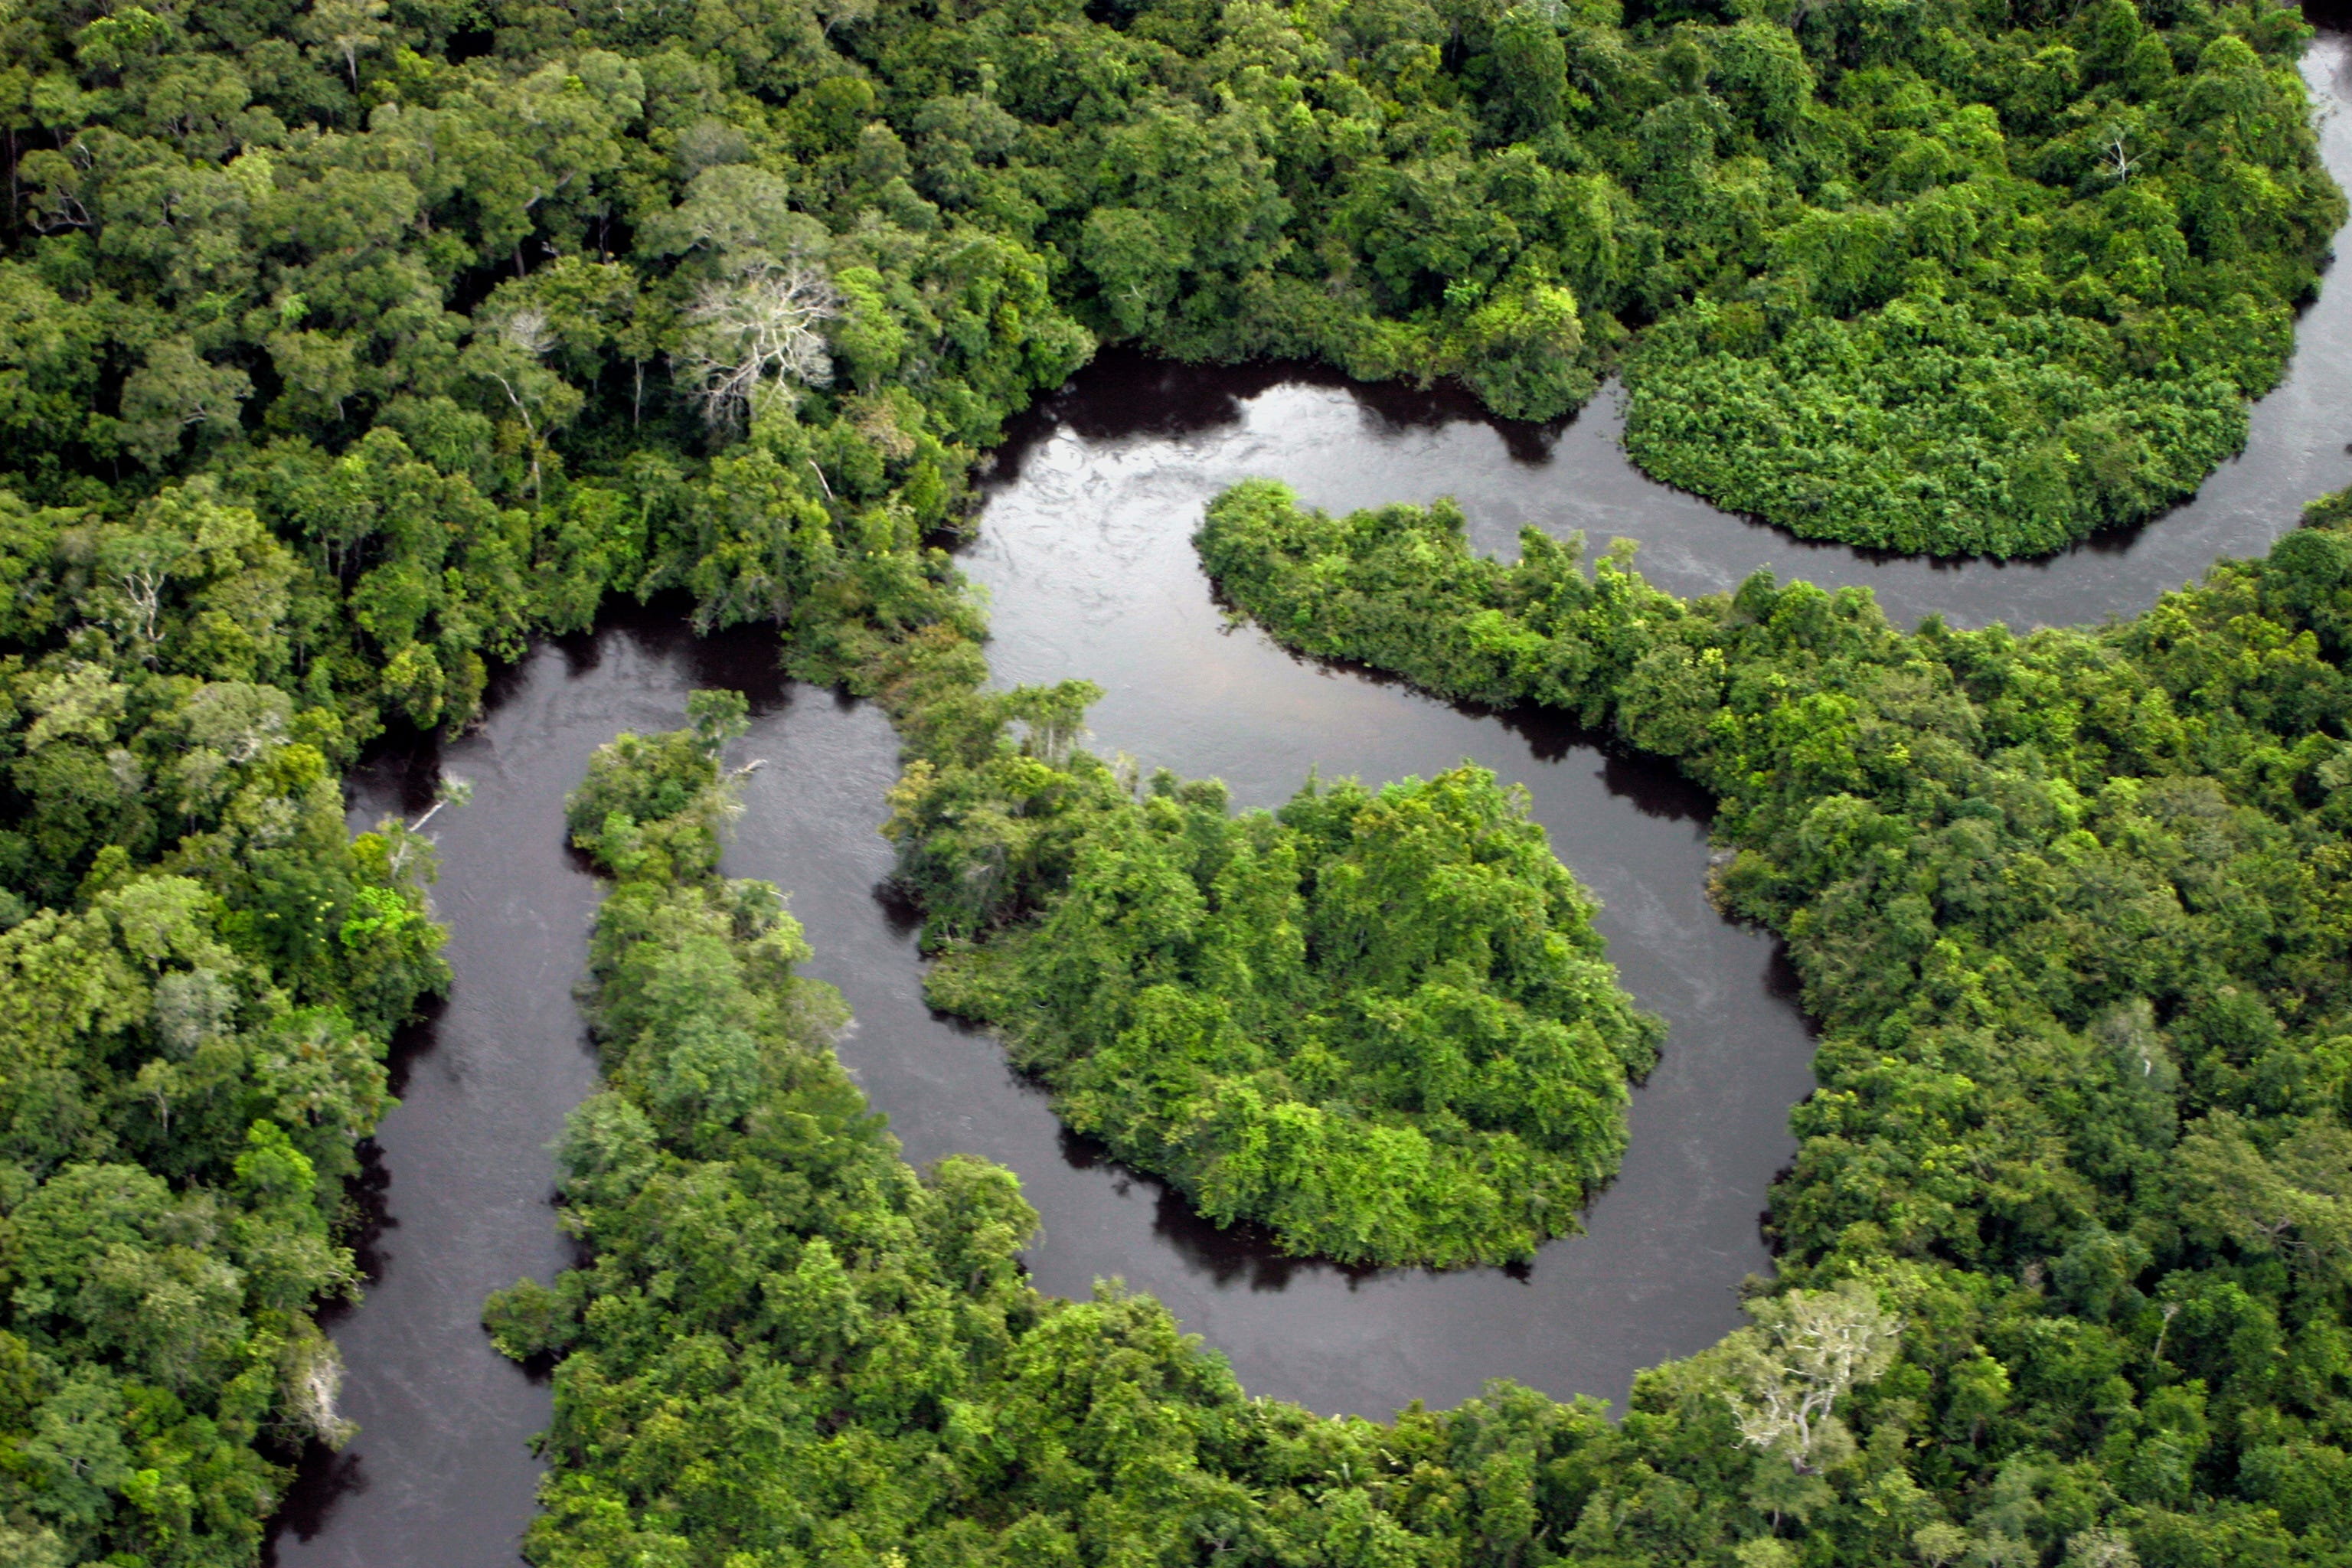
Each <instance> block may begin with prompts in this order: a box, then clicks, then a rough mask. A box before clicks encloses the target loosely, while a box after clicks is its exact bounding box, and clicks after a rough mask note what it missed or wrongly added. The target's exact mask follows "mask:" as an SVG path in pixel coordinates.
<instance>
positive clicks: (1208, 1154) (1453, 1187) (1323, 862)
mask: <svg viewBox="0 0 2352 1568" xmlns="http://www.w3.org/2000/svg"><path fill="white" fill-rule="evenodd" d="M894 804H895V805H896V807H897V810H896V812H895V813H894V815H893V816H892V818H891V820H890V822H889V823H888V824H887V826H886V827H885V828H884V831H885V832H886V833H887V834H889V835H890V836H891V837H894V838H896V839H897V840H898V841H899V843H900V844H901V845H902V846H904V847H905V848H906V856H905V871H904V875H903V878H902V879H903V881H904V882H905V884H906V885H907V887H908V890H909V891H910V892H911V893H912V894H913V895H914V896H915V897H916V898H917V899H918V900H921V901H922V902H924V903H925V904H926V905H927V906H928V907H933V908H940V909H945V908H947V907H949V906H950V902H951V899H950V897H936V896H932V895H933V893H934V890H935V889H936V890H937V891H939V892H945V893H949V894H950V895H967V896H968V890H969V889H970V888H971V885H972V884H973V882H974V881H975V880H979V879H982V878H985V877H986V875H987V872H988V870H989V868H991V867H992V866H993V865H998V864H1005V863H1009V862H1010V859H1011V857H1010V856H1009V855H1008V854H1007V847H1008V842H1007V841H1008V836H1007V835H1005V834H1004V833H1003V832H1002V831H1001V830H1000V829H999V826H998V825H1000V824H1006V825H1009V824H1010V823H1011V822H1012V821H1013V820H1015V819H1023V820H1024V821H1025V822H1026V823H1027V825H1028V826H1029V828H1030V830H1031V832H1032V833H1034V831H1036V829H1038V828H1039V827H1041V826H1044V824H1043V819H1044V818H1046V817H1049V816H1066V817H1071V818H1075V820H1076V823H1077V824H1078V826H1077V827H1076V831H1075V832H1071V831H1070V830H1069V829H1068V827H1067V826H1064V827H1063V828H1062V829H1061V830H1060V833H1059V834H1058V835H1057V837H1058V838H1059V840H1060V841H1059V842H1057V843H1056V844H1055V852H1054V856H1053V858H1052V859H1051V860H1050V861H1045V862H1039V861H1030V862H1029V863H1028V864H1027V865H1026V866H1024V879H1023V880H1020V881H1012V880H1003V879H999V880H998V881H997V885H996V888H995V890H994V893H993V901H994V902H995V904H996V905H997V907H998V908H999V909H1001V910H1012V909H1018V908H1023V907H1025V906H1028V905H1030V904H1032V903H1034V904H1036V905H1038V906H1039V912H1038V915H1037V918H1036V919H1034V921H1028V922H1025V923H1023V924H1021V925H1018V926H1015V927H1013V929H1011V930H989V931H985V932H984V940H982V941H981V942H979V943H978V944H976V945H974V944H972V943H969V942H956V943H953V944H951V945H950V948H949V950H948V952H946V955H945V956H944V958H943V959H942V961H941V962H940V963H939V964H938V965H937V966H936V967H935V968H934V969H933V971H932V973H931V978H930V981H929V994H930V997H931V1000H932V1001H933V1002H934V1003H935V1004H937V1005H940V1006H942V1007H944V1008H946V1009H947V1010H949V1011H950V1012H955V1013H960V1014H962V1015H964V1016H969V1017H974V1018H979V1019H982V1020H984V1021H986V1022H989V1023H991V1024H993V1025H995V1026H997V1028H998V1029H999V1030H1000V1031H1001V1032H1002V1033H1003V1035H1004V1037H1005V1038H1006V1041H1007V1043H1008V1045H1009V1046H1010V1047H1011V1049H1012V1052H1013V1060H1014V1061H1016V1062H1017V1063H1019V1064H1020V1065H1021V1066H1023V1067H1024V1068H1028V1069H1029V1070H1031V1071H1033V1072H1035V1073H1037V1074H1038V1075H1040V1076H1041V1077H1042V1078H1043V1079H1045V1082H1046V1083H1047V1084H1048V1085H1049V1086H1050V1087H1051V1088H1052V1089H1054V1092H1055V1110H1057V1111H1058V1112H1059V1113H1060V1115H1061V1116H1062V1118H1063V1120H1064V1121H1067V1122H1068V1123H1069V1124H1070V1125H1071V1126H1073V1127H1075V1128H1076V1129H1078V1130H1079V1131H1083V1132H1087V1133H1091V1134H1093V1135H1095V1136H1097V1137H1099V1138H1101V1139H1102V1140H1104V1142H1107V1143H1108V1144H1109V1146H1110V1148H1111V1150H1112V1152H1115V1153H1116V1154H1118V1156H1119V1157H1120V1158H1121V1159H1123V1160H1126V1161H1128V1162H1129V1163H1133V1164H1135V1165H1137V1166H1139V1168H1141V1169H1144V1170H1148V1171H1153V1172H1158V1173H1163V1174H1165V1175H1167V1176H1168V1177H1169V1178H1170V1179H1171V1181H1172V1182H1173V1183H1174V1184H1176V1186H1177V1187H1178V1188H1180V1189H1181V1191H1183V1192H1184V1193H1185V1194H1187V1195H1189V1196H1190V1197H1191V1198H1192V1200H1193V1201H1194V1203H1195V1204H1197V1205H1199V1207H1200V1209H1201V1211H1202V1213H1203V1214H1205V1215H1208V1216H1209V1217H1210V1218H1211V1219H1213V1220H1214V1221H1216V1222H1217V1223H1219V1224H1221V1225H1222V1224H1229V1223H1231V1222H1233V1221H1234V1220H1236V1219H1255V1220H1259V1221H1262V1222H1264V1223H1265V1224H1266V1225H1268V1226H1272V1227H1273V1229H1274V1231H1275V1233H1276V1237H1277V1238H1278V1239H1279V1240H1280V1241H1281V1243H1282V1245H1283V1246H1285V1247H1287V1248H1289V1249H1290V1250H1293V1251H1296V1252H1300V1253H1309V1254H1316V1255H1320V1256H1325V1257H1331V1258H1341V1259H1344V1260H1347V1261H1350V1262H1379V1263H1430V1264H1436V1265H1440V1266H1450V1265H1456V1264H1463V1263H1471V1262H1501V1261H1504V1260H1506V1259H1509V1258H1523V1257H1526V1256H1528V1254H1529V1253H1531V1252H1532V1251H1533V1250H1534V1248H1535V1247H1536V1246H1537V1244H1538V1243H1539V1242H1541V1241H1543V1240H1545V1239H1546V1238H1548V1237H1553V1236H1557V1235H1560V1234H1563V1233H1565V1232H1568V1231H1570V1230H1573V1229H1575V1228H1576V1225H1577V1222H1576V1211H1577V1209H1578V1208H1579V1207H1580V1205H1581V1204H1582V1202H1583V1200H1584V1197H1585V1194H1587V1193H1588V1192H1589V1191H1590V1190H1591V1188H1592V1187H1593V1186H1594V1185H1596V1184H1599V1183H1601V1182H1602V1181H1605V1180H1606V1179H1608V1178H1609V1177H1610V1176H1612V1175H1613V1174H1615V1173H1616V1170H1617V1163H1618V1161H1619V1159H1620V1158H1621V1157H1622V1154H1623V1152H1624V1147H1625V1127H1624V1108H1625V1098H1626V1089H1625V1083H1626V1076H1627V1074H1628V1073H1629V1072H1632V1073H1636V1074H1638V1073H1641V1072H1643V1071H1644V1070H1646V1069H1647V1068H1648V1067H1649V1066H1650V1064H1651V1062H1652V1061H1653V1060H1654V1057H1655V1051H1656V1046H1655V1041H1656V1037H1657V1034H1658V1032H1659V1028H1658V1026H1657V1025H1656V1023H1655V1021H1654V1020H1652V1019H1649V1018H1646V1017H1644V1016H1642V1015H1640V1014H1637V1013H1635V1012H1634V1011H1633V1006H1632V1004H1631V1003H1630V1002H1629V1001H1628V1000H1627V998H1626V997H1625V995H1624V994H1623V993H1622V991H1620V990H1619V989H1618V988H1617V984H1616V978H1615V975H1614V973H1612V971H1611V969H1610V967H1609V965H1608V964H1607V963H1605V962H1603V961H1602V959H1601V955H1600V954H1601V938H1600V936H1599V934H1598V933H1596V932H1595V931H1593V929H1592V926H1591V910H1592V903H1591V899H1590V897H1589V896H1587V895H1586V894H1585V893H1584V892H1583V890H1582V889H1580V888H1579V887H1578V886H1577V885H1576V881H1575V879H1574V878H1572V877H1570V875H1569V873H1568V870H1567V868H1564V867H1563V866H1561V865H1560V864H1559V861H1558V860H1556V859H1554V858H1552V855H1551V852H1550V849H1549V847H1548V846H1547V844H1546V842H1545V838H1544V832H1543V829H1542V828H1541V827H1539V826H1537V825H1536V824H1534V823H1532V822H1530V821H1528V817H1527V815H1526V805H1525V802H1524V801H1523V800H1521V799H1520V798H1518V797H1517V796H1516V795H1512V794H1509V793H1507V792H1505V791H1503V790H1501V789H1498V788H1497V787H1496V784H1495V781H1494V776H1493V775H1492V774H1491V773H1486V772H1485V771H1484V770H1482V769H1478V768H1474V767H1469V766H1466V765H1465V766H1464V767H1462V768H1458V769H1456V770H1454V771H1453V772H1450V773H1442V774H1440V775H1438V776H1437V777H1436V778H1434V779H1433V780H1431V781H1429V782H1428V783H1426V784H1423V783H1422V782H1420V781H1418V780H1408V781H1407V782H1405V783H1403V784H1391V785H1389V786H1387V787H1386V788H1384V789H1382V790H1381V791H1380V792H1379V793H1378V794H1370V793H1367V792H1366V791H1365V790H1364V789H1363V788H1362V787H1361V786H1360V785H1359V784H1354V783H1353V782H1343V783H1341V784H1338V785H1336V786H1334V787H1332V788H1330V789H1328V790H1323V789H1318V787H1317V786H1316V785H1314V784H1311V783H1310V784H1308V785H1307V788H1305V789H1304V790H1302V791H1301V792H1300V793H1299V794H1298V795H1297V796H1296V797H1295V798H1294V799H1292V801H1291V802H1290V803H1289V805H1286V806H1284V807H1283V809H1282V810H1281V812H1280V813H1279V814H1277V815H1272V816H1270V815H1268V814H1266V813H1265V812H1250V813H1247V814H1245V815H1244V816H1239V817H1229V816H1227V815H1226V813H1225V804H1224V790H1223V786H1222V785H1219V784H1213V783H1195V784H1179V783H1178V782H1177V781H1176V779H1175V778H1174V777H1173V776H1172V775H1170V774H1167V773H1162V774H1160V776H1159V777H1158V778H1156V779H1154V780H1153V782H1152V787H1151V790H1150V793H1149V794H1148V795H1146V796H1145V798H1143V799H1142V800H1141V801H1140V802H1138V801H1137V800H1135V799H1134V798H1132V797H1131V796H1130V795H1129V793H1128V791H1127V789H1126V788H1125V787H1124V786H1123V785H1122V784H1120V783H1119V782H1118V780H1117V779H1116V778H1115V777H1114V776H1113V774H1112V773H1111V771H1110V770H1109V769H1108V768H1105V767H1104V766H1103V765H1102V764H1101V763H1099V762H1097V761H1096V760H1095V759H1093V758H1092V757H1089V756H1087V755H1085V754H1084V753H1078V754H1076V755H1075V756H1073V757H1071V758H1070V759H1069V760H1068V761H1067V762H1066V763H1062V764H1061V765H1058V766H1056V765H1055V764H1054V763H1052V762H1051V761H1050V760H1048V759H1046V758H1041V757H1040V756H1038V755H1037V754H1036V748H1035V746H1034V744H1033V746H1032V747H1031V749H1030V751H1029V752H1025V753H1023V752H1013V751H1012V750H1011V749H1010V748H1009V747H1007V748H1005V749H1003V751H1001V752H999V754H997V755H994V756H992V757H990V758H988V759H987V760H986V761H985V762H983V763H981V764H980V765H978V766H973V767H950V768H949V769H947V770H946V771H944V772H940V771H935V770H932V769H929V768H919V769H918V770H917V771H916V772H915V773H913V774H911V775H910V776H909V778H908V783H907V784H905V785H902V786H901V788H900V790H899V791H898V795H897V796H896V798H895V801H894ZM950 824H952V825H953V826H952V827H950V826H949V825H950ZM943 830H944V831H943ZM975 873H978V874H979V876H978V877H976V876H975Z"/></svg>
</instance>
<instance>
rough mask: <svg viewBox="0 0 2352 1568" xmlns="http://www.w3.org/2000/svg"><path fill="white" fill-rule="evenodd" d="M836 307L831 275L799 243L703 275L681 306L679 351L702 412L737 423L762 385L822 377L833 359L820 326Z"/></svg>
mask: <svg viewBox="0 0 2352 1568" xmlns="http://www.w3.org/2000/svg"><path fill="white" fill-rule="evenodd" d="M840 313H841V295H840V292H839V291H838V290H837V289H835V288H834V286H833V281H832V279H829V278H827V277H826V276H825V274H824V270H823V269H822V268H819V267H817V266H816V265H815V264H814V263H813V262H811V261H809V260H807V259H806V258H804V257H803V256H802V255H801V254H800V253H798V252H797V251H795V252H793V254H792V255H790V256H788V257H787V258H785V259H784V260H782V261H781V262H775V261H769V260H765V259H759V260H753V261H751V262H750V263H749V264H747V265H745V266H743V267H741V268H739V269H738V270H736V271H735V272H733V273H732V274H731V275H730V276H728V277H725V278H720V279H711V280H709V281H708V282H705V283H704V284H703V285H702V286H701V287H700V288H699V289H697V290H696V292H695V297H694V303H693V304H692V305H690V306H689V307H688V309H687V310H686V313H685V321H686V336H685V341H684V342H683V343H682V345H681V347H680V351H679V355H678V358H679V359H680V360H682V362H683V367H684V369H685V371H686V374H687V378H688V381H689V383H690V385H691V390H692V394H693V396H694V398H695V400H696V401H697V402H698V404H699V405H701V408H702V416H703V418H704V419H705V420H706V421H707V422H709V424H710V425H711V426H713V427H714V428H716V427H721V426H733V425H740V423H741V422H742V421H743V419H744V417H745V416H746V415H748V414H749V413H750V412H751V408H752V406H753V404H754V401H755V398H756V396H757V395H758V393H759V392H760V390H761V387H763V386H766V385H769V384H782V383H784V382H788V381H796V382H799V383H801V384H803V385H808V386H822V385H824V384H825V382H826V381H827V380H829V379H830V378H831V376H832V374H833V361H832V356H831V354H830V353H828V352H827V350H826V347H825V341H824V333H823V332H822V331H820V330H819V328H820V327H821V325H822V324H823V323H824V322H825V321H831V320H833V319H834V318H835V316H837V315H839V314H840Z"/></svg>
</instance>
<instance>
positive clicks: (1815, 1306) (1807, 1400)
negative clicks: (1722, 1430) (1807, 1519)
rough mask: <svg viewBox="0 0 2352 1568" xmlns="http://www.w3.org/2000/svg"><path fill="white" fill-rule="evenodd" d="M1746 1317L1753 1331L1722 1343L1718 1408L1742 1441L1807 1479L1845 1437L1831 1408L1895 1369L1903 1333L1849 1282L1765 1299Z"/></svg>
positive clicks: (1869, 1293)
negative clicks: (1727, 1411) (1725, 1372)
mask: <svg viewBox="0 0 2352 1568" xmlns="http://www.w3.org/2000/svg"><path fill="white" fill-rule="evenodd" d="M1748 1315H1749V1316H1750V1317H1752V1318H1754V1319H1755V1320H1756V1326H1755V1327H1754V1328H1752V1329H1742V1330H1740V1331H1738V1333H1736V1334H1734V1335H1733V1336H1732V1337H1731V1339H1730V1340H1729V1341H1727V1350H1728V1351H1729V1355H1728V1356H1727V1360H1728V1362H1729V1363H1730V1370H1731V1373H1732V1380H1731V1386H1730V1387H1729V1388H1727V1390H1726V1391H1725V1393H1724V1395H1723V1397H1724V1400H1725V1402H1726V1403H1727V1404H1728V1405H1730V1406H1731V1410H1732V1416H1733V1419H1734V1420H1735V1421H1736V1422H1737V1423H1738V1427H1739V1436H1740V1437H1741V1439H1742V1440H1743V1441H1745V1442H1746V1443H1747V1444H1748V1446H1749V1447H1754V1448H1758V1449H1761V1450H1762V1451H1764V1452H1765V1453H1767V1454H1771V1455H1776V1456H1778V1457H1780V1458H1784V1459H1786V1460H1787V1461H1788V1462H1789V1464H1790V1468H1793V1469H1794V1470H1795V1471H1796V1472H1797V1474H1799V1475H1811V1474H1812V1473H1813V1471H1814V1469H1815V1468H1816V1464H1817V1461H1818V1460H1819V1458H1820V1457H1821V1456H1822V1452H1823V1451H1824V1450H1825V1449H1826V1448H1829V1447H1835V1446H1837V1444H1838V1440H1839V1439H1840V1438H1842V1437H1843V1436H1844V1426H1843V1423H1842V1422H1840V1421H1839V1420H1838V1419H1837V1417H1836V1415H1834V1414H1833V1409H1834V1407H1835V1405H1836V1404H1837V1402H1838V1401H1839V1400H1840V1399H1842V1398H1843V1397H1844V1396H1845V1394H1846V1393H1847V1391H1848V1390H1850V1389H1852V1388H1853V1387H1854V1386H1856V1385H1857V1384H1866V1383H1875V1382H1876V1381H1877V1380H1878V1378H1879V1376H1880V1374H1882V1373H1885V1371H1886V1369H1887V1368H1888V1367H1889V1366H1891V1365H1893V1364H1894V1362H1895V1349H1896V1347H1897V1345H1898V1344H1899V1342H1901V1339H1902V1327H1901V1325H1900V1324H1899V1323H1898V1322H1897V1321H1896V1320H1895V1318H1894V1317H1893V1316H1892V1315H1890V1314H1889V1313H1887V1312H1886V1311H1885V1310H1884V1309H1882V1308H1881V1307H1880V1306H1879V1304H1878V1298H1877V1295H1876V1293H1875V1292H1874V1291H1873V1290H1872V1289H1870V1288H1869V1287H1868V1286H1866V1285H1864V1284H1863V1283H1861V1282H1860V1281H1859V1280H1853V1279H1848V1280H1844V1281H1843V1282H1841V1283H1840V1284H1839V1285H1838V1287H1837V1288H1836V1289H1833V1290H1791V1291H1790V1292H1788V1293H1787V1294H1786V1295H1782V1296H1770V1297H1766V1298H1764V1299H1762V1300H1757V1301H1752V1302H1750V1303H1749V1304H1748Z"/></svg>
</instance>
